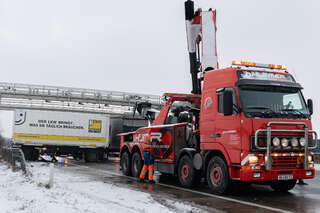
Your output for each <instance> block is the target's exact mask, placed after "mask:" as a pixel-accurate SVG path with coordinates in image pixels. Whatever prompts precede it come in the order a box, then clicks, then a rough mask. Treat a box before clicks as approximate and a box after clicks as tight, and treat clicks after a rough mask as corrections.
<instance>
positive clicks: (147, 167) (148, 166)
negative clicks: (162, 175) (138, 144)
mask: <svg viewBox="0 0 320 213" xmlns="http://www.w3.org/2000/svg"><path fill="white" fill-rule="evenodd" d="M143 158H144V165H143V167H142V170H141V173H140V179H144V178H145V176H146V174H147V171H148V180H153V170H154V166H153V162H154V161H153V160H152V159H151V153H150V152H143Z"/></svg>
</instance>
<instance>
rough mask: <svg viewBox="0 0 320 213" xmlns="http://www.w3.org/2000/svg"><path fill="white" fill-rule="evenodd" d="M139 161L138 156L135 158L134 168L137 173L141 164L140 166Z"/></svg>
mask: <svg viewBox="0 0 320 213" xmlns="http://www.w3.org/2000/svg"><path fill="white" fill-rule="evenodd" d="M138 163H139V160H138V159H137V157H135V158H134V160H133V169H134V171H135V172H136V173H138V170H139V168H138V167H139V166H138Z"/></svg>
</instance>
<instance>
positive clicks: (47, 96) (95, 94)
mask: <svg viewBox="0 0 320 213" xmlns="http://www.w3.org/2000/svg"><path fill="white" fill-rule="evenodd" d="M140 101H141V102H149V103H151V104H152V107H153V108H156V109H157V108H158V109H160V108H161V106H162V105H163V100H162V97H161V96H157V95H148V94H138V93H129V92H118V91H108V90H96V89H82V88H73V87H59V86H45V85H34V84H19V83H6V82H0V109H3V110H14V109H42V110H58V111H74V112H86V113H88V112H92V113H101V114H124V113H126V112H129V111H131V112H132V110H133V108H134V106H135V105H136V102H140Z"/></svg>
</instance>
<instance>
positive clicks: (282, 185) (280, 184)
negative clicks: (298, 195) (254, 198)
mask: <svg viewBox="0 0 320 213" xmlns="http://www.w3.org/2000/svg"><path fill="white" fill-rule="evenodd" d="M296 182H297V180H280V181H275V182H273V183H271V184H270V187H271V188H272V189H273V190H275V191H278V192H287V191H289V190H291V189H293V188H294V186H295V185H296Z"/></svg>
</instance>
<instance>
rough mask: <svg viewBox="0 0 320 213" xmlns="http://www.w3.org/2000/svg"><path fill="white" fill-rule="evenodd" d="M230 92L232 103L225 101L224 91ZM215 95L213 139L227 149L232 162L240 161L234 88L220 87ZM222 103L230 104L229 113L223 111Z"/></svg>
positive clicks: (238, 122)
mask: <svg viewBox="0 0 320 213" xmlns="http://www.w3.org/2000/svg"><path fill="white" fill-rule="evenodd" d="M227 91H228V92H231V93H232V103H226V102H225V100H224V99H225V98H226V97H224V96H225V93H226V92H227ZM216 95H217V101H218V104H217V107H218V109H217V113H216V116H215V140H216V143H220V144H221V145H222V146H223V147H224V148H225V150H227V152H228V154H229V157H230V159H231V162H232V163H240V154H241V132H240V113H239V112H238V111H239V110H238V109H239V107H238V106H239V104H238V103H237V98H236V92H235V89H234V88H232V87H230V88H220V89H218V90H217V91H216ZM224 104H232V105H233V110H232V114H231V115H226V114H225V112H224Z"/></svg>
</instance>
